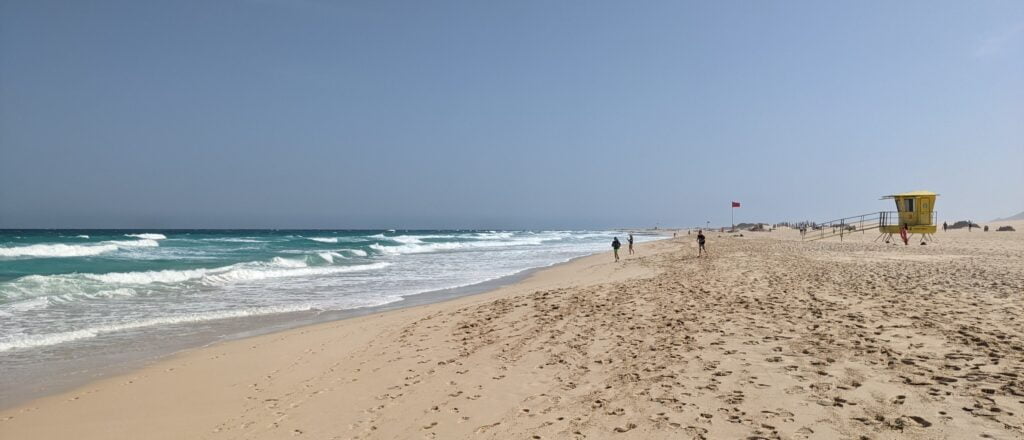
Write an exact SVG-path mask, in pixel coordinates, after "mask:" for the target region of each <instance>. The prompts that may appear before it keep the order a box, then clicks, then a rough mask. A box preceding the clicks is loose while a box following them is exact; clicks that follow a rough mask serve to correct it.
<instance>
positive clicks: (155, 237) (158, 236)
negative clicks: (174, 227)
mask: <svg viewBox="0 0 1024 440" xmlns="http://www.w3.org/2000/svg"><path fill="white" fill-rule="evenodd" d="M124 236H125V237H135V238H145V239H147V240H166V239H167V236H166V235H164V234H124Z"/></svg>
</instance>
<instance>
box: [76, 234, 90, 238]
mask: <svg viewBox="0 0 1024 440" xmlns="http://www.w3.org/2000/svg"><path fill="white" fill-rule="evenodd" d="M75 238H89V236H88V235H85V234H82V235H76V236H75Z"/></svg>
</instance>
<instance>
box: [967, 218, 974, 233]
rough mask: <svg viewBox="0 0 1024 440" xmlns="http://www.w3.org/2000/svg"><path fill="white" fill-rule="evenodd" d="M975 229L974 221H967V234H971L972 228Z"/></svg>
mask: <svg viewBox="0 0 1024 440" xmlns="http://www.w3.org/2000/svg"><path fill="white" fill-rule="evenodd" d="M973 227H974V220H967V232H971V228H973Z"/></svg>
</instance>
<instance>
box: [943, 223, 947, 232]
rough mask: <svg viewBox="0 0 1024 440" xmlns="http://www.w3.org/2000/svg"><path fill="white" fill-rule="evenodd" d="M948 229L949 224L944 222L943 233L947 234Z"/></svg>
mask: <svg viewBox="0 0 1024 440" xmlns="http://www.w3.org/2000/svg"><path fill="white" fill-rule="evenodd" d="M948 228H949V224H947V223H946V222H942V232H946V229H948Z"/></svg>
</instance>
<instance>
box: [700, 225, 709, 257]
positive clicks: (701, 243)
mask: <svg viewBox="0 0 1024 440" xmlns="http://www.w3.org/2000/svg"><path fill="white" fill-rule="evenodd" d="M704 241H705V238H704V231H697V256H698V257H699V256H701V255H703V254H705V253H707V251H708V250H707V249H704Z"/></svg>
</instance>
